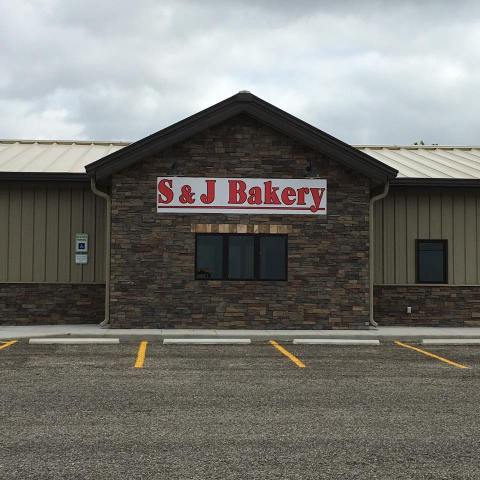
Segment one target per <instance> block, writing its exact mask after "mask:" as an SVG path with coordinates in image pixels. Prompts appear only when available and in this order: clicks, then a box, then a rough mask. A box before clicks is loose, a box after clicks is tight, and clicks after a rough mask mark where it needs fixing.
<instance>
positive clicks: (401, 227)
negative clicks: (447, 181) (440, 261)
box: [374, 189, 480, 285]
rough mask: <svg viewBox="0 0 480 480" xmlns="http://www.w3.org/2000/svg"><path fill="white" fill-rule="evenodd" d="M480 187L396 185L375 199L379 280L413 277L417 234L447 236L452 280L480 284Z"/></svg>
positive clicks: (397, 281)
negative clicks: (431, 188)
mask: <svg viewBox="0 0 480 480" xmlns="http://www.w3.org/2000/svg"><path fill="white" fill-rule="evenodd" d="M479 215H480V192H479V193H476V192H472V191H461V190H453V189H451V190H449V191H446V192H445V193H444V192H439V191H432V192H429V191H428V190H425V191H423V192H422V191H407V190H393V191H391V192H390V193H389V195H388V196H387V197H386V198H385V199H384V200H382V201H380V202H378V203H377V204H376V205H375V219H374V222H375V224H374V227H375V244H374V249H375V258H374V262H375V277H374V279H375V283H377V284H414V283H415V267H416V265H415V239H417V238H418V239H447V240H448V282H449V284H455V285H478V284H480V219H479Z"/></svg>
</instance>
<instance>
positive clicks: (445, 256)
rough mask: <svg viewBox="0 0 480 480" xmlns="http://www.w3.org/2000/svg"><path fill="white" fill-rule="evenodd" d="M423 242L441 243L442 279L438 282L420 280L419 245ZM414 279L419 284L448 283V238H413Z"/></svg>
mask: <svg viewBox="0 0 480 480" xmlns="http://www.w3.org/2000/svg"><path fill="white" fill-rule="evenodd" d="M423 242H430V243H441V244H442V245H443V279H442V280H441V281H438V282H432V281H428V282H426V281H421V280H420V275H419V274H420V245H421V244H422V243H423ZM415 281H416V283H418V284H421V285H428V284H431V285H448V240H446V239H435V238H417V239H416V240H415Z"/></svg>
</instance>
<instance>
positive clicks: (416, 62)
mask: <svg viewBox="0 0 480 480" xmlns="http://www.w3.org/2000/svg"><path fill="white" fill-rule="evenodd" d="M478 5H479V4H478V2H473V1H472V2H470V1H459V2H451V1H441V0H437V1H433V0H432V1H423V2H414V1H402V2H394V1H381V0H377V1H374V0H371V1H367V0H366V1H363V2H358V1H343V2H342V1H339V2H322V1H308V0H296V1H295V2H292V1H291V0H276V1H274V0H272V1H268V0H263V1H262V0H257V1H250V0H243V1H225V0H223V1H220V0H210V1H204V2H198V1H183V0H172V1H162V2H158V1H154V0H139V1H138V2H129V1H121V0H120V1H119V0H117V1H113V0H102V1H101V2H98V1H96V2H94V1H92V0H84V1H68V2H64V1H56V0H31V1H21V0H17V1H15V2H11V1H9V0H0V11H1V15H0V64H1V65H2V69H0V113H1V115H0V137H3V138H9V137H19V138H83V139H126V140H134V139H138V138H141V137H143V136H145V135H147V134H149V133H152V132H154V131H156V130H158V129H160V128H163V127H165V126H167V125H169V124H170V123H172V122H175V121H178V120H180V119H181V118H183V117H185V116H187V115H190V114H192V113H195V112H196V111H198V110H200V109H202V108H205V107H207V106H209V105H211V104H213V103H216V102H218V101H220V100H222V99H223V98H226V97H228V96H230V95H232V94H234V93H235V92H237V91H238V90H242V89H248V90H250V91H252V92H253V93H255V94H257V95H259V96H260V97H262V98H264V99H266V100H268V101H269V102H271V103H274V104H275V105H277V106H279V107H280V108H283V109H285V110H287V111H289V112H290V113H292V114H294V115H297V116H299V117H300V118H302V119H304V120H306V121H308V122H310V123H312V124H314V125H315V126H317V127H319V128H321V129H323V130H325V131H327V132H329V133H331V134H332V135H335V136H338V137H339V138H341V139H343V140H345V141H347V142H351V143H397V144H403V143H407V144H408V143H412V142H413V141H415V140H418V139H423V140H425V141H426V142H428V143H441V144H480V138H479V136H480V135H479V131H480V129H479V127H480V117H479V115H478V111H479V110H480V109H479V107H480V99H479V95H478V86H479V85H480V7H479V6H478Z"/></svg>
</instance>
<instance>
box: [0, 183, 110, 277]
mask: <svg viewBox="0 0 480 480" xmlns="http://www.w3.org/2000/svg"><path fill="white" fill-rule="evenodd" d="M0 226H1V228H0V282H40V283H43V282H62V283H103V282H104V281H105V202H104V200H103V199H101V198H99V197H97V196H96V195H94V194H93V193H92V192H91V190H90V188H89V186H88V185H85V184H80V185H79V184H71V185H65V184H63V185H61V186H60V185H59V186H57V185H56V184H31V183H28V184H20V183H17V182H10V183H6V182H4V183H0ZM75 233H87V234H88V240H89V251H88V264H87V265H77V264H75V257H74V254H75V252H74V240H75Z"/></svg>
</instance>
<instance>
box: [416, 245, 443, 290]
mask: <svg viewBox="0 0 480 480" xmlns="http://www.w3.org/2000/svg"><path fill="white" fill-rule="evenodd" d="M416 254H417V283H448V271H447V267H448V251H447V240H417V241H416Z"/></svg>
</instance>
